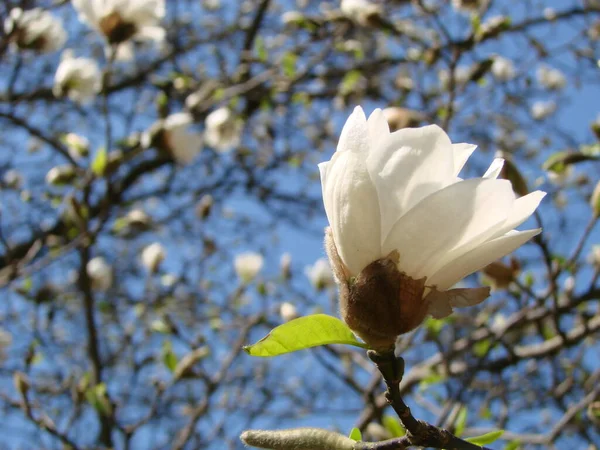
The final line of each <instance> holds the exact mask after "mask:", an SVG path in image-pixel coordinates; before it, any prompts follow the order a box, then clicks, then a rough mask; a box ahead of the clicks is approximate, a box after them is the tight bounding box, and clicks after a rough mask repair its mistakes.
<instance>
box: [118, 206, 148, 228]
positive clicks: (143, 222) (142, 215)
mask: <svg viewBox="0 0 600 450" xmlns="http://www.w3.org/2000/svg"><path fill="white" fill-rule="evenodd" d="M124 219H125V223H126V224H127V225H128V226H133V227H138V228H147V227H148V226H149V225H150V224H151V223H152V217H150V216H149V215H148V213H147V212H146V211H144V210H143V209H141V208H135V209H132V210H131V211H129V212H128V213H127V214H126V215H125V218H124Z"/></svg>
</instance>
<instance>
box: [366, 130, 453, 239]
mask: <svg viewBox="0 0 600 450" xmlns="http://www.w3.org/2000/svg"><path fill="white" fill-rule="evenodd" d="M453 157H454V156H453V151H452V144H451V142H450V138H448V136H447V135H446V133H445V132H444V131H443V130H442V129H441V128H440V127H438V126H436V125H430V126H427V127H422V128H405V129H402V130H398V131H396V132H394V133H391V134H390V135H389V136H387V137H386V138H384V139H383V140H382V141H380V143H379V145H378V148H374V149H371V151H370V153H369V156H368V157H367V167H368V169H369V173H370V174H371V178H372V179H373V183H374V184H375V187H376V189H377V194H378V197H379V204H380V207H381V236H382V238H384V239H385V236H387V234H388V233H389V231H390V230H391V229H392V227H393V226H394V223H395V222H397V220H398V219H399V218H400V217H401V216H402V215H403V214H405V213H406V212H407V211H409V210H410V208H412V207H413V206H414V205H416V204H417V203H418V202H419V201H420V200H421V199H423V198H424V197H426V196H427V195H429V194H431V193H433V192H435V191H437V190H440V189H442V188H444V187H446V186H448V185H449V184H452V183H454V182H455V181H456V177H454V176H453V169H454V160H453Z"/></svg>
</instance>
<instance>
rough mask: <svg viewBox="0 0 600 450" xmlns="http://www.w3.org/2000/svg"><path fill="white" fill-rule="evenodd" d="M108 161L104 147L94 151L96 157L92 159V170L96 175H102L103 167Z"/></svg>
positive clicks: (104, 167)
mask: <svg viewBox="0 0 600 450" xmlns="http://www.w3.org/2000/svg"><path fill="white" fill-rule="evenodd" d="M107 161H108V158H107V154H106V149H105V148H101V149H100V150H98V153H96V157H95V158H94V161H92V172H94V173H95V174H96V175H97V176H99V177H101V176H102V175H104V169H106V163H107Z"/></svg>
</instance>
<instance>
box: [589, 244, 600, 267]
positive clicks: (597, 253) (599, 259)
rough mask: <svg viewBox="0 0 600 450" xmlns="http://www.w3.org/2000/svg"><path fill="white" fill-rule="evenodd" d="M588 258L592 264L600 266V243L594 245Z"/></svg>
mask: <svg viewBox="0 0 600 450" xmlns="http://www.w3.org/2000/svg"><path fill="white" fill-rule="evenodd" d="M587 260H588V262H589V263H590V264H593V265H594V266H596V267H600V245H592V249H591V250H590V253H589V255H588V257H587Z"/></svg>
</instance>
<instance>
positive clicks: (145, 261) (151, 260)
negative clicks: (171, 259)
mask: <svg viewBox="0 0 600 450" xmlns="http://www.w3.org/2000/svg"><path fill="white" fill-rule="evenodd" d="M166 255H167V254H166V251H165V248H164V247H163V246H162V245H161V244H160V243H158V242H154V243H153V244H150V245H148V246H147V247H145V248H144V250H142V256H141V260H142V265H143V266H144V267H145V268H146V269H147V270H148V271H149V272H150V273H154V272H156V271H157V270H158V267H159V266H160V263H162V262H163V260H164V259H165V257H166Z"/></svg>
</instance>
